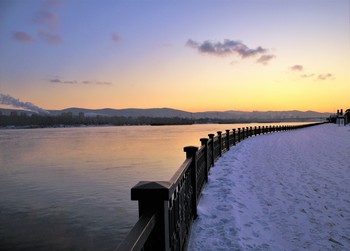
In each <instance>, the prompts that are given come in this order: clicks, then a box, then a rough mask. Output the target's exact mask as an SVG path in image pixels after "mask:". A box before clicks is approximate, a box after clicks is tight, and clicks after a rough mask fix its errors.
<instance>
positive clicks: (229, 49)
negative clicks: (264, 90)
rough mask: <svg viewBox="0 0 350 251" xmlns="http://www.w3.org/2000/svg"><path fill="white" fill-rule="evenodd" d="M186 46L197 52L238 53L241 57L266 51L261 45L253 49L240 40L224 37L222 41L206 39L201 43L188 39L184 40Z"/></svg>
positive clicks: (216, 54)
mask: <svg viewBox="0 0 350 251" xmlns="http://www.w3.org/2000/svg"><path fill="white" fill-rule="evenodd" d="M186 46H187V47H190V48H192V49H196V50H197V51H198V52H200V53H203V54H208V55H213V56H220V57H222V56H229V55H239V56H240V57H242V58H247V57H254V56H256V55H259V54H263V53H266V52H267V49H264V48H263V47H261V46H258V47H256V48H255V49H252V48H249V47H248V46H247V45H245V44H244V43H242V42H240V41H235V40H229V39H225V40H224V41H223V42H216V43H214V42H211V41H209V40H206V41H204V42H202V43H199V42H196V41H194V40H192V39H189V40H188V41H187V42H186Z"/></svg>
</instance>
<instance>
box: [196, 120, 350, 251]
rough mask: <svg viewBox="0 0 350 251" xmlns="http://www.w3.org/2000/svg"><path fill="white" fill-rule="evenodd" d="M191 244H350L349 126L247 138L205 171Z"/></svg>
mask: <svg viewBox="0 0 350 251" xmlns="http://www.w3.org/2000/svg"><path fill="white" fill-rule="evenodd" d="M198 215H199V216H198V218H197V220H196V221H195V222H194V224H193V227H192V232H191V237H190V243H189V250H192V251H194V250H198V251H199V250H201V251H204V250H211V251H212V250H279V251H280V250H350V126H346V127H339V126H337V125H334V124H325V125H320V126H316V127H310V128H305V129H300V130H294V131H288V132H281V133H273V134H268V135H262V136H258V137H252V138H249V139H247V140H244V141H243V142H241V143H239V144H238V145H237V146H236V147H234V148H232V149H231V150H230V151H229V152H227V153H225V154H224V155H223V156H222V157H221V158H220V159H219V160H218V161H217V162H216V163H215V166H214V167H213V168H212V169H211V173H210V175H209V182H208V183H207V185H206V187H205V189H204V191H203V195H202V197H201V199H200V202H199V205H198Z"/></svg>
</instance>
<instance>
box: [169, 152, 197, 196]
mask: <svg viewBox="0 0 350 251" xmlns="http://www.w3.org/2000/svg"><path fill="white" fill-rule="evenodd" d="M192 161H193V159H192V158H186V159H185V161H184V162H183V163H182V165H181V166H180V168H179V169H177V171H176V172H175V173H174V175H173V177H171V179H170V180H169V181H170V183H171V186H170V187H169V194H170V195H169V197H171V194H172V193H173V192H174V190H175V188H176V186H177V185H178V183H179V182H180V180H181V177H182V176H183V175H184V174H185V173H186V171H187V169H188V168H189V167H190V165H191V163H192Z"/></svg>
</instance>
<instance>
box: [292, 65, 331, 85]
mask: <svg viewBox="0 0 350 251" xmlns="http://www.w3.org/2000/svg"><path fill="white" fill-rule="evenodd" d="M289 70H290V71H292V72H304V66H302V65H299V64H296V65H293V66H291V67H289ZM300 77H301V78H313V79H314V80H315V81H322V80H333V79H335V76H334V74H331V73H327V74H315V73H303V74H301V75H300Z"/></svg>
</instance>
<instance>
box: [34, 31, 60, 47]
mask: <svg viewBox="0 0 350 251" xmlns="http://www.w3.org/2000/svg"><path fill="white" fill-rule="evenodd" d="M38 36H39V37H40V38H41V39H42V40H43V41H44V42H46V43H48V44H59V43H61V42H62V39H61V37H60V36H59V35H55V34H52V33H51V32H49V31H46V30H39V31H38Z"/></svg>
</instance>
